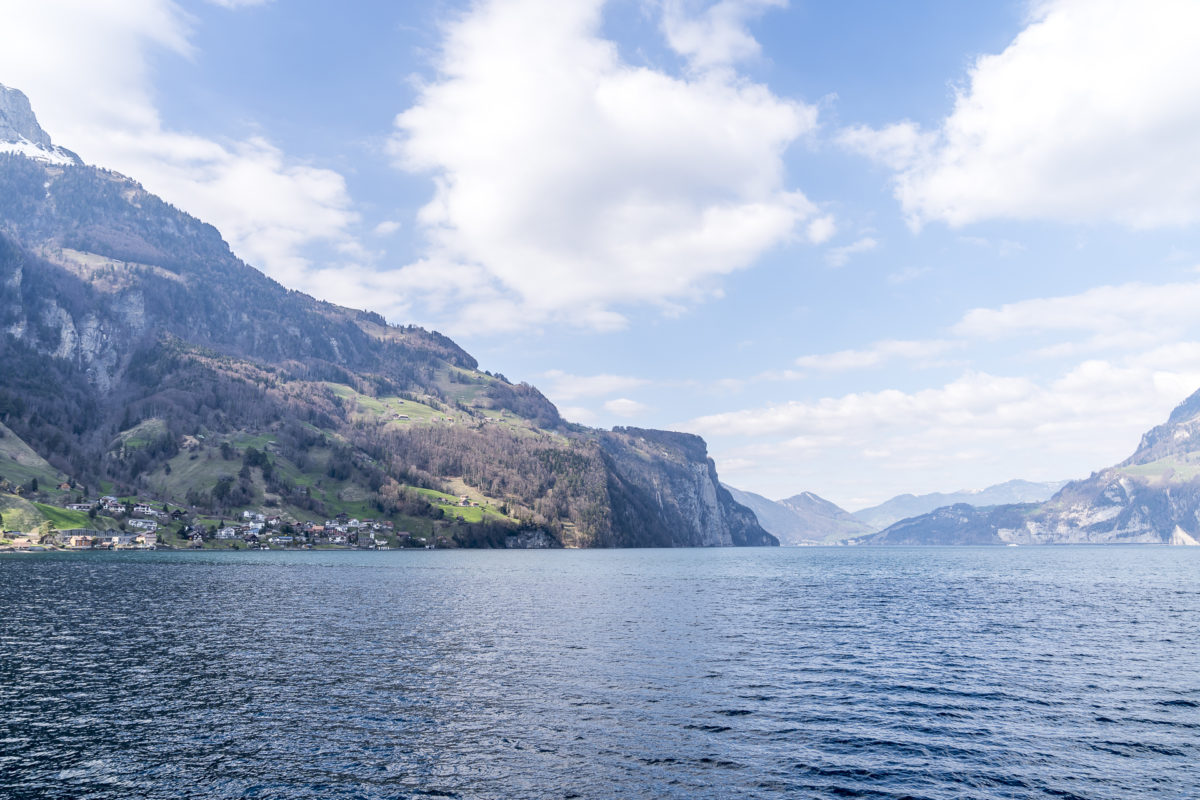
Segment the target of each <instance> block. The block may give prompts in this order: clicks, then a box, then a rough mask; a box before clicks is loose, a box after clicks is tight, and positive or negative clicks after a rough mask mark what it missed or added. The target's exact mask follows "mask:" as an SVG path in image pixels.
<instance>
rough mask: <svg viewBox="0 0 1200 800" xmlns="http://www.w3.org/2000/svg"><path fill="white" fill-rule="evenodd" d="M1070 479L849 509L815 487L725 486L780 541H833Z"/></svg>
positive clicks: (1052, 488) (1042, 494)
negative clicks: (769, 493) (775, 491)
mask: <svg viewBox="0 0 1200 800" xmlns="http://www.w3.org/2000/svg"><path fill="white" fill-rule="evenodd" d="M1065 484H1066V481H1057V482H1050V483H1034V482H1031V481H1022V480H1012V481H1007V482H1005V483H1001V484H997V485H995V486H989V487H987V488H986V489H977V490H964V491H960V492H950V493H942V492H935V493H933V494H923V495H912V494H902V495H898V496H896V497H893V498H892V499H890V500H887V501H886V502H883V503H880V504H879V505H877V506H871V507H870V508H864V509H862V510H861V511H854V512H850V511H846V510H844V509H842V508H841V507H840V506H838V505H836V504H834V503H831V502H830V501H828V500H826V499H824V498H823V497H819V496H817V495H815V494H813V493H812V492H801V493H800V494H798V495H795V496H793V497H789V498H787V499H785V500H769V499H767V498H765V497H763V496H762V495H758V494H754V493H753V492H745V491H742V490H740V489H735V488H733V487H732V486H726V487H725V488H727V489H728V490H729V492H730V494H732V495H733V498H734V499H735V500H737V502H739V503H741V504H742V505H744V506H746V507H747V508H749V509H751V510H752V511H753V512H754V513H755V515H756V516H757V517H758V521H759V524H761V525H762V526H763V528H765V529H766V530H767V531H769V532H770V533H772V534H774V535H775V536H776V537H777V538H778V539H779V541H780V542H781V543H782V544H788V545H807V544H834V543H837V542H842V541H846V540H849V539H854V538H856V537H861V536H864V535H866V534H870V533H874V532H877V531H881V530H883V529H884V528H886V527H888V526H889V525H891V524H893V523H895V522H898V521H899V520H902V519H906V518H908V517H915V516H919V515H921V514H925V513H927V512H930V511H933V510H934V509H938V508H942V507H944V506H952V505H957V504H965V505H968V506H973V507H981V506H994V505H998V504H1005V503H1029V502H1038V501H1041V500H1046V499H1047V498H1049V497H1051V496H1052V495H1053V494H1054V493H1055V492H1056V491H1057V490H1059V489H1060V488H1062V487H1063V486H1064V485H1065Z"/></svg>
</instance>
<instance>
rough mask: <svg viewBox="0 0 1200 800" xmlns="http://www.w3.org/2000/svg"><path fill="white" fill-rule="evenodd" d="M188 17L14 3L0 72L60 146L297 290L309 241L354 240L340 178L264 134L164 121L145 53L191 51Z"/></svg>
mask: <svg viewBox="0 0 1200 800" xmlns="http://www.w3.org/2000/svg"><path fill="white" fill-rule="evenodd" d="M191 24H192V20H191V18H190V17H189V16H188V15H187V14H185V13H184V12H183V11H182V10H181V9H180V8H179V6H178V5H177V4H176V3H174V2H171V0H89V1H88V2H82V1H81V0H39V2H36V3H12V4H9V6H6V8H5V10H4V25H3V26H0V75H3V76H4V81H5V83H6V84H7V85H11V86H13V87H15V88H18V89H21V90H22V91H23V92H25V93H26V95H28V96H29V99H30V101H31V103H32V104H33V107H34V111H35V113H37V115H38V118H39V121H40V122H41V123H42V125H43V127H44V128H46V130H47V131H48V132H49V133H50V135H51V137H53V139H54V140H55V142H56V143H58V144H61V145H63V146H65V147H68V148H70V149H72V150H75V151H76V152H78V153H79V155H80V156H81V157H82V158H83V159H84V160H86V161H88V162H91V163H96V164H99V165H101V166H104V167H108V168H111V169H115V170H117V171H119V172H122V173H125V174H127V175H129V176H131V177H133V178H135V179H136V180H138V181H139V182H141V183H142V184H143V185H144V186H145V187H146V188H147V189H148V190H149V191H151V192H154V193H156V194H159V195H161V196H162V197H163V198H164V199H166V200H168V201H169V202H171V203H174V204H175V205H177V206H179V207H181V208H183V209H184V210H186V211H188V212H190V213H192V214H194V215H196V216H198V217H200V218H201V219H203V220H205V221H206V222H210V223H212V224H214V225H216V226H217V227H218V228H219V229H220V230H221V232H222V234H224V235H225V237H226V238H227V239H228V240H229V242H230V244H231V245H232V247H233V249H234V251H235V252H237V253H238V255H240V256H241V257H243V258H244V259H246V260H247V261H249V262H250V263H252V264H254V265H255V266H258V267H261V268H262V269H264V270H265V271H266V272H268V273H270V274H271V275H273V276H274V277H277V278H279V279H281V280H282V281H284V282H285V283H288V284H289V285H292V286H297V285H298V284H299V285H300V286H301V288H303V285H304V283H305V281H306V276H305V275H304V271H305V270H306V269H307V267H308V266H309V263H308V261H307V260H306V259H305V258H304V257H303V255H302V253H303V251H304V248H305V247H306V246H308V245H310V244H312V243H322V242H324V243H333V244H334V245H335V246H338V247H340V248H342V249H343V250H346V249H353V242H352V241H351V240H350V237H349V235H348V233H347V231H348V229H349V228H350V226H351V225H352V224H353V223H354V222H355V221H356V216H355V214H354V212H353V211H352V209H351V201H350V198H349V195H348V193H347V190H346V184H345V181H344V180H343V178H342V176H341V175H339V174H338V173H336V172H334V171H332V170H328V169H323V168H318V167H314V166H311V165H308V164H304V163H302V162H299V161H297V160H295V159H291V158H288V157H287V156H286V155H285V154H284V153H283V152H282V151H280V150H279V148H278V147H276V146H275V145H273V144H271V143H270V142H269V141H268V140H266V139H265V138H262V137H259V136H254V137H250V138H246V139H243V140H240V141H220V142H219V141H215V140H212V139H208V138H204V137H202V136H198V135H194V134H191V133H188V132H183V131H177V130H171V129H169V128H168V127H166V126H165V125H164V124H163V122H162V120H161V118H160V116H159V113H158V110H157V108H156V106H155V103H154V100H153V94H154V86H153V74H152V61H153V59H154V58H156V57H159V56H160V54H161V52H162V51H166V52H168V53H171V54H173V55H174V56H175V57H182V58H189V57H191V56H192V55H193V47H192V45H191V43H190V41H189V36H190V33H191V31H190V26H191Z"/></svg>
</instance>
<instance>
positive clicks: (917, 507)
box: [854, 480, 1067, 531]
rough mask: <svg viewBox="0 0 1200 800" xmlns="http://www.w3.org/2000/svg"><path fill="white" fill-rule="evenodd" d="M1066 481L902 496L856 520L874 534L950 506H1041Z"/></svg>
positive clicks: (858, 514) (862, 513) (1018, 482)
mask: <svg viewBox="0 0 1200 800" xmlns="http://www.w3.org/2000/svg"><path fill="white" fill-rule="evenodd" d="M1066 484H1067V482H1066V481H1051V482H1045V483H1034V482H1032V481H1023V480H1012V481H1005V482H1004V483H998V484H996V485H995V486H989V487H987V488H986V489H976V490H963V491H958V492H948V493H943V492H933V493H932V494H922V495H912V494H901V495H897V496H896V497H893V498H892V499H891V500H887V501H885V502H883V503H880V504H879V505H877V506H871V507H870V508H864V509H861V510H859V511H855V512H854V518H855V519H857V520H859V521H860V522H863V523H864V524H866V526H867V527H868V528H869V529H870V530H872V531H881V530H883V529H884V528H886V527H888V526H889V525H891V524H892V523H895V522H899V521H900V520H902V519H907V518H909V517H915V516H918V515H920V514H927V513H929V512H930V511H933V510H934V509H938V508H944V507H946V506H953V505H959V504H964V505H968V506H976V507H981V506H995V505H1004V504H1012V503H1040V502H1042V501H1043V500H1048V499H1050V497H1052V496H1053V495H1054V493H1055V492H1057V491H1058V490H1059V489H1061V488H1062V487H1063V486H1066Z"/></svg>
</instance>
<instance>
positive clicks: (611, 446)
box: [600, 428, 779, 547]
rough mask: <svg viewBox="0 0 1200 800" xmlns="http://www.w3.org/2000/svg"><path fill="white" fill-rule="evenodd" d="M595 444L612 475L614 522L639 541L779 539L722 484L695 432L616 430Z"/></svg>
mask: <svg viewBox="0 0 1200 800" xmlns="http://www.w3.org/2000/svg"><path fill="white" fill-rule="evenodd" d="M600 444H601V448H602V450H603V453H604V460H605V463H606V465H607V466H608V468H609V473H610V476H611V478H610V481H609V488H608V493H609V497H610V502H611V506H612V509H613V518H614V522H615V523H616V524H615V526H614V527H615V528H616V529H618V530H623V531H625V535H626V536H628V537H631V538H632V541H633V542H634V543H636V544H637V545H638V546H645V547H672V546H685V547H729V546H733V545H737V546H747V545H749V546H758V545H771V546H774V545H778V544H779V540H778V539H776V538H775V537H774V536H772V535H771V534H769V533H767V532H766V531H765V530H763V529H762V527H761V526H760V525H759V524H758V520H757V519H755V517H754V513H753V512H752V511H750V510H749V509H748V508H746V507H744V506H742V505H740V504H738V503H736V502H735V501H734V499H733V497H732V496H731V495H730V494H729V491H728V490H727V489H725V487H723V486H721V484H720V481H719V480H718V479H717V470H716V466H715V465H714V464H713V461H712V459H710V458H709V457H708V448H707V446H706V445H705V444H704V440H703V439H701V438H700V437H699V436H695V435H692V434H688V433H673V432H669V431H655V430H646V429H642V428H615V429H614V430H613V432H612V433H609V434H606V435H604V436H602V437H601V439H600ZM602 543H603V542H602Z"/></svg>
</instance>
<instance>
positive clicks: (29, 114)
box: [0, 84, 83, 165]
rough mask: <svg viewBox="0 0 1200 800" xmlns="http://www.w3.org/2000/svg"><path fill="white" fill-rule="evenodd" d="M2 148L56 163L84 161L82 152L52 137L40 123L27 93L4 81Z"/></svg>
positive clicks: (0, 92) (0, 113)
mask: <svg viewBox="0 0 1200 800" xmlns="http://www.w3.org/2000/svg"><path fill="white" fill-rule="evenodd" d="M0 152H4V153H17V154H19V155H23V156H25V157H27V158H34V159H37V160H39V161H48V162H50V163H52V164H64V165H65V164H82V163H83V162H82V161H81V160H80V158H79V156H77V155H75V154H74V153H72V152H71V151H70V150H67V149H66V148H65V147H58V146H57V145H55V144H53V143H52V142H51V141H50V134H48V133H46V131H44V130H42V126H41V125H39V124H38V120H37V116H36V115H35V114H34V113H33V106H31V105H30V104H29V98H28V97H26V96H25V93H24V92H22V91H21V90H19V89H10V88H9V87H7V86H5V85H4V84H0Z"/></svg>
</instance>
